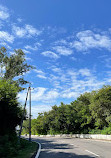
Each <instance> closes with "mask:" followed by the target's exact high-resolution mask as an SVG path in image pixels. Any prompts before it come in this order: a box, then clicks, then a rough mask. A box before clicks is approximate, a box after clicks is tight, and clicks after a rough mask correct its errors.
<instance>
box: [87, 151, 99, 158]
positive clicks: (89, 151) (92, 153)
mask: <svg viewBox="0 0 111 158" xmlns="http://www.w3.org/2000/svg"><path fill="white" fill-rule="evenodd" d="M85 151H87V152H89V153H90V154H93V155H95V156H97V157H100V156H99V155H97V154H95V153H93V152H92V151H89V150H85Z"/></svg>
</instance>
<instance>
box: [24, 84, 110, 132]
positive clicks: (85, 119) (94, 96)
mask: <svg viewBox="0 0 111 158" xmlns="http://www.w3.org/2000/svg"><path fill="white" fill-rule="evenodd" d="M33 121H34V124H33V123H32V129H33V130H32V134H69V133H99V134H100V133H103V134H111V86H104V87H103V88H101V89H99V90H97V91H92V92H90V93H84V94H82V95H80V96H79V97H78V98H77V99H76V100H75V101H73V102H71V103H70V104H64V103H61V105H60V106H56V105H54V106H52V109H51V110H50V111H48V112H44V113H39V114H38V117H37V119H34V120H32V122H33ZM24 125H25V122H24ZM33 131H34V132H33ZM25 132H27V131H26V130H25V128H24V130H23V133H25Z"/></svg>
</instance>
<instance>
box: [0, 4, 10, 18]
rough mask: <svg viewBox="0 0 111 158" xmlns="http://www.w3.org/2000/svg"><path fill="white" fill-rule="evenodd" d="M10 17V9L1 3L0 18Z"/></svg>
mask: <svg viewBox="0 0 111 158" xmlns="http://www.w3.org/2000/svg"><path fill="white" fill-rule="evenodd" d="M9 17H10V14H9V12H8V9H7V8H6V7H4V6H2V5H0V19H1V20H6V19H8V18H9Z"/></svg>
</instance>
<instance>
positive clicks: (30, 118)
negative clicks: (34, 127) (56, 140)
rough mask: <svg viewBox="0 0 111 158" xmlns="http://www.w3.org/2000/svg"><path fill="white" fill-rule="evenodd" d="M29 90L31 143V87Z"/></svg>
mask: <svg viewBox="0 0 111 158" xmlns="http://www.w3.org/2000/svg"><path fill="white" fill-rule="evenodd" d="M29 89H30V90H29V141H31V85H30V87H29Z"/></svg>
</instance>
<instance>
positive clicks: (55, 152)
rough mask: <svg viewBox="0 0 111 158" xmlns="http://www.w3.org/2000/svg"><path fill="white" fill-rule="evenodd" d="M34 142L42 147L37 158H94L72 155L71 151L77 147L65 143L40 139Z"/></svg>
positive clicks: (92, 157) (91, 157)
mask: <svg viewBox="0 0 111 158" xmlns="http://www.w3.org/2000/svg"><path fill="white" fill-rule="evenodd" d="M32 140H33V139H32ZM34 140H35V139H34ZM36 141H37V142H39V143H41V145H42V150H41V153H40V157H39V158H95V157H94V156H88V155H77V154H75V153H73V150H74V149H76V148H78V147H75V146H72V145H69V144H65V143H59V141H55V140H54V139H52V140H49V139H45V138H42V139H36Z"/></svg>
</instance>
